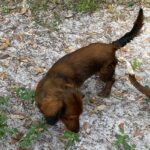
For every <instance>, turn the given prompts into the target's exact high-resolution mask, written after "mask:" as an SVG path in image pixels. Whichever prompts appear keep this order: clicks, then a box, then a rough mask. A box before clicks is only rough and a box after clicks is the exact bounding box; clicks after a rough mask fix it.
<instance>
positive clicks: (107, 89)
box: [98, 78, 115, 97]
mask: <svg viewBox="0 0 150 150" xmlns="http://www.w3.org/2000/svg"><path fill="white" fill-rule="evenodd" d="M114 82H115V78H111V80H108V81H105V83H106V84H105V87H104V88H103V90H102V91H101V92H99V93H98V96H101V97H108V96H110V93H111V88H112V86H113V84H114Z"/></svg>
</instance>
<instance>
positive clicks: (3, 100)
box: [0, 96, 8, 106]
mask: <svg viewBox="0 0 150 150" xmlns="http://www.w3.org/2000/svg"><path fill="white" fill-rule="evenodd" d="M7 102H8V97H4V96H0V106H1V105H5V104H7Z"/></svg>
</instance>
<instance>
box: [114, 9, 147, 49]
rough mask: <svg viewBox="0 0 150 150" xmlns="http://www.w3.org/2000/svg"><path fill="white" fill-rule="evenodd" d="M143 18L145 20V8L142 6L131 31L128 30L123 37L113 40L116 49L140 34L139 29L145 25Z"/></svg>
mask: <svg viewBox="0 0 150 150" xmlns="http://www.w3.org/2000/svg"><path fill="white" fill-rule="evenodd" d="M143 20H144V15H143V9H142V8H140V10H139V14H138V16H137V19H136V21H135V22H134V25H133V28H132V29H131V31H130V32H127V33H126V34H125V35H124V36H123V37H122V38H120V39H118V40H116V41H114V42H112V44H113V45H114V48H115V50H117V49H119V48H121V47H123V46H125V45H126V44H127V43H129V42H130V41H131V40H133V38H134V37H136V36H137V35H138V34H139V31H140V29H141V28H142V26H143Z"/></svg>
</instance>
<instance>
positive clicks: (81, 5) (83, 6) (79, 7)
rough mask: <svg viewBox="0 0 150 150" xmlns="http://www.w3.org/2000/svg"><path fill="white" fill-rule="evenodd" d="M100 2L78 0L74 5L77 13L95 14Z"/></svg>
mask: <svg viewBox="0 0 150 150" xmlns="http://www.w3.org/2000/svg"><path fill="white" fill-rule="evenodd" d="M97 4H98V2H97V1H96V0H78V1H77V2H76V3H75V4H74V9H75V11H76V12H84V13H85V12H93V11H95V10H96V9H97V6H98V5H97Z"/></svg>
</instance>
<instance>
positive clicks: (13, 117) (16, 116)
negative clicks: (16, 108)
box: [10, 114, 24, 120]
mask: <svg viewBox="0 0 150 150" xmlns="http://www.w3.org/2000/svg"><path fill="white" fill-rule="evenodd" d="M10 118H11V119H20V120H22V119H24V116H23V115H14V114H11V115H10Z"/></svg>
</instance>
